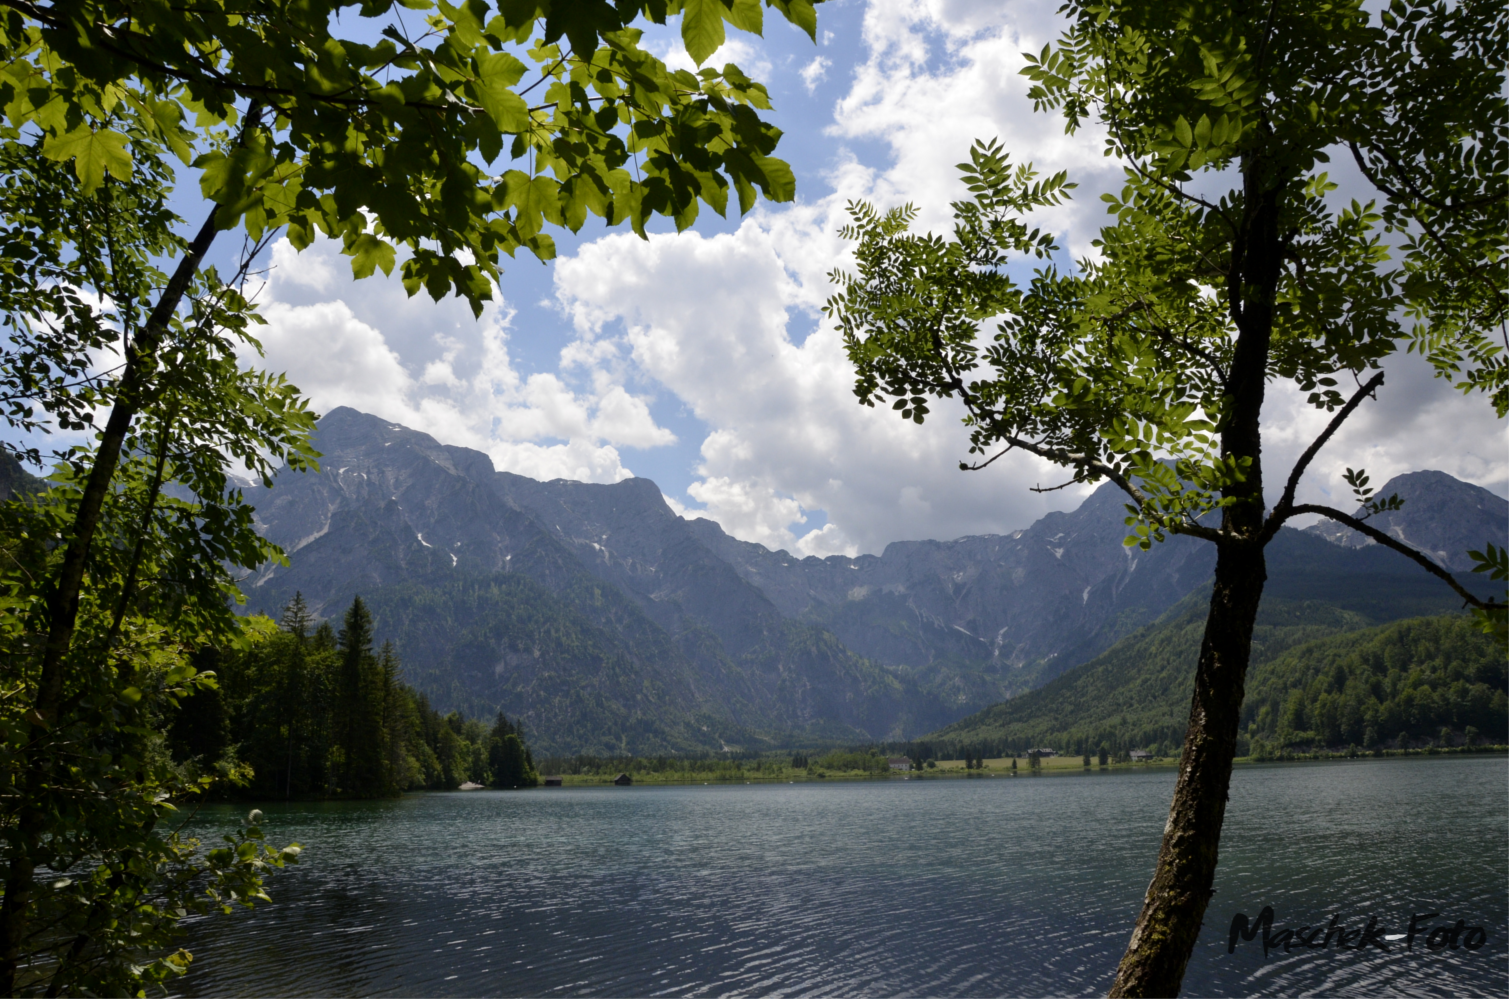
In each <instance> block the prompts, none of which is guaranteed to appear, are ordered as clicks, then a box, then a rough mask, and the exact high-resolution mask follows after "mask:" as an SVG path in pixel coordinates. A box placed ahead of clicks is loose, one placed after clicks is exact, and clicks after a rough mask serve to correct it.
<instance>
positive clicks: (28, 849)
mask: <svg viewBox="0 0 1510 1000" xmlns="http://www.w3.org/2000/svg"><path fill="white" fill-rule="evenodd" d="M216 232H217V229H216V226H215V212H214V211H212V212H211V213H210V217H209V218H208V219H206V220H205V223H204V225H203V226H201V227H200V229H199V232H198V234H197V235H196V236H195V237H194V239H193V240H192V241H191V242H190V243H189V246H188V249H187V252H186V253H185V254H184V256H183V258H182V259H181V260H179V262H178V267H177V268H176V269H175V270H174V272H173V276H172V277H171V278H170V279H169V281H168V284H167V286H166V287H165V288H164V289H163V291H162V293H161V295H160V296H159V298H158V301H157V306H156V307H155V308H154V309H153V310H152V314H151V316H150V317H148V319H147V323H146V325H145V326H144V327H143V329H142V330H141V331H140V332H139V333H138V334H137V337H136V341H135V342H134V343H131V344H126V345H123V347H124V349H125V354H126V367H125V371H124V372H123V373H122V375H121V381H120V384H119V386H118V387H117V391H116V397H115V402H114V404H113V405H112V406H111V409H110V416H109V418H108V419H107V420H106V422H105V429H104V431H103V432H102V433H101V434H100V440H99V445H98V447H97V448H96V449H95V453H94V463H93V465H92V466H91V467H90V470H89V476H88V478H87V479H86V480H85V484H84V492H83V495H82V496H81V497H80V499H79V506H78V509H77V511H75V513H74V520H73V528H72V531H71V533H70V534H69V536H68V545H67V547H66V548H65V549H64V553H63V562H62V565H61V566H60V567H59V570H58V578H57V581H56V583H55V584H54V585H53V587H52V591H51V593H50V594H49V595H48V600H47V624H48V631H47V642H46V645H45V646H44V647H43V654H42V669H41V672H40V676H39V678H38V682H37V694H36V697H35V700H34V701H33V702H32V711H31V713H30V715H29V718H28V723H29V727H30V730H31V732H30V735H31V741H30V745H29V746H28V749H27V750H26V751H25V760H26V765H25V769H24V777H23V779H22V782H21V788H22V791H21V795H22V802H21V808H20V810H19V814H18V816H17V821H16V829H15V832H14V834H12V836H10V837H9V838H7V839H8V841H9V843H8V844H7V850H6V853H7V855H8V856H9V858H8V860H9V862H10V864H9V866H8V868H7V870H6V874H5V898H4V900H3V901H0V996H13V995H14V994H15V982H16V974H17V972H18V970H19V967H20V964H21V962H22V960H23V945H22V943H23V942H24V941H25V940H26V938H27V937H28V934H29V928H28V923H29V920H30V912H31V906H32V893H33V890H34V885H33V882H34V879H35V877H36V871H37V863H38V860H39V857H38V856H39V854H40V853H41V846H42V844H43V840H44V836H43V835H44V831H45V829H46V826H47V823H48V822H49V817H48V806H47V803H46V802H45V801H44V800H45V799H46V797H47V795H48V785H49V782H50V780H51V774H52V751H53V750H54V748H53V747H52V745H51V740H49V739H48V738H47V735H46V732H47V730H50V729H52V728H54V727H56V726H57V725H58V724H59V723H60V721H61V720H59V719H58V718H57V714H58V709H59V707H60V705H61V703H62V701H63V692H64V686H65V685H64V681H65V673H66V670H67V667H68V661H69V654H70V652H71V651H72V644H73V632H74V626H75V625H76V624H77V622H78V615H79V604H80V599H81V593H82V590H83V585H84V576H85V573H86V570H87V568H88V564H89V549H90V547H91V545H92V544H93V543H94V536H95V532H96V530H97V529H98V528H99V525H100V519H101V517H102V516H103V513H104V507H105V499H106V496H107V495H108V493H109V492H110V483H111V481H112V480H113V479H114V478H115V472H116V469H117V468H118V466H119V465H120V459H121V448H122V447H123V446H124V444H125V440H126V435H127V433H128V432H129V431H130V429H131V423H132V421H133V420H134V419H135V418H136V415H137V413H139V412H140V411H141V409H142V407H143V406H145V405H147V403H149V402H150V396H151V394H152V391H153V386H152V377H153V375H154V374H155V372H156V370H157V350H158V348H159V347H160V346H161V344H162V341H163V338H164V337H165V336H166V335H167V333H168V324H169V323H170V322H171V321H172V318H173V314H174V313H176V312H177V311H178V306H179V303H180V302H182V300H183V296H184V294H185V293H186V292H187V291H188V289H189V282H190V281H191V280H192V279H193V277H194V273H195V272H196V271H197V270H198V269H199V264H200V262H201V261H203V260H204V255H205V253H206V252H207V251H208V250H209V248H210V244H211V243H212V242H214V240H215V235H216ZM44 863H45V861H44Z"/></svg>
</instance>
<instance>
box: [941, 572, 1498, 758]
mask: <svg viewBox="0 0 1510 1000" xmlns="http://www.w3.org/2000/svg"><path fill="white" fill-rule="evenodd" d="M1203 597H1204V595H1201V594H1198V593H1197V594H1192V595H1191V596H1190V597H1188V598H1187V599H1186V600H1184V601H1182V602H1181V603H1180V604H1179V605H1178V606H1176V607H1175V608H1173V609H1171V610H1170V612H1169V613H1168V614H1166V615H1165V616H1164V617H1163V618H1161V619H1160V620H1159V621H1158V622H1157V623H1155V624H1154V625H1152V626H1149V627H1147V628H1144V629H1142V630H1140V631H1139V632H1137V633H1136V634H1134V635H1132V636H1129V637H1128V638H1127V639H1124V640H1123V641H1121V642H1119V643H1118V644H1117V645H1115V646H1113V647H1112V648H1111V649H1109V650H1107V651H1106V652H1105V653H1103V654H1102V655H1101V656H1098V657H1096V658H1095V659H1093V660H1091V661H1089V662H1088V663H1085V664H1082V665H1081V666H1079V667H1076V668H1075V669H1073V670H1070V671H1069V672H1067V673H1066V674H1065V675H1064V676H1062V677H1060V678H1058V679H1057V680H1055V681H1052V682H1050V683H1049V684H1047V685H1045V686H1044V687H1042V688H1039V689H1038V690H1036V691H1032V692H1029V693H1027V694H1024V695H1020V696H1018V697H1016V698H1013V699H1011V700H1009V701H1007V702H1004V703H1003V704H1000V705H994V706H992V707H991V708H988V709H986V710H985V711H983V712H978V713H976V714H975V715H972V716H970V717H969V718H967V719H963V720H961V721H960V722H958V723H955V724H954V725H952V726H948V727H946V728H944V729H941V730H939V731H938V732H937V733H934V734H931V735H930V736H928V737H925V741H927V742H930V743H935V744H938V745H941V746H966V747H972V748H974V747H979V748H982V749H984V750H989V751H991V752H993V753H994V752H998V751H1000V750H1012V749H1023V748H1027V747H1033V746H1052V747H1054V748H1056V749H1065V750H1071V751H1073V752H1077V753H1078V752H1082V751H1083V750H1085V749H1087V748H1089V749H1091V750H1094V749H1095V748H1098V747H1099V746H1100V745H1102V744H1103V743H1104V744H1105V745H1107V746H1108V747H1109V748H1110V749H1111V750H1112V751H1113V752H1118V751H1126V750H1129V749H1148V748H1153V749H1155V751H1156V752H1163V753H1169V754H1175V753H1178V752H1179V746H1180V743H1181V742H1182V741H1183V740H1184V736H1185V725H1186V719H1187V717H1188V715H1189V711H1190V696H1191V686H1192V684H1193V676H1194V671H1193V670H1192V665H1193V664H1194V662H1195V657H1196V654H1197V651H1198V650H1199V647H1200V641H1201V634H1202V630H1203V628H1204V626H1205V609H1204V606H1203V604H1204V600H1203ZM1369 625H1370V622H1369V620H1368V618H1366V617H1365V616H1363V615H1361V614H1359V613H1358V612H1357V611H1351V610H1346V609H1343V608H1338V607H1336V606H1335V605H1331V604H1326V603H1322V602H1317V601H1288V600H1284V599H1278V598H1268V597H1266V598H1265V600H1264V603H1263V606H1262V609H1261V610H1260V612H1259V618H1258V622H1257V625H1256V628H1255V630H1254V637H1253V661H1252V664H1251V666H1250V668H1249V673H1248V685H1247V691H1248V694H1247V697H1246V699H1245V701H1244V710H1243V727H1244V730H1245V732H1246V734H1247V738H1248V739H1249V740H1250V741H1252V740H1257V741H1259V742H1260V744H1261V745H1260V747H1259V749H1260V750H1262V748H1263V747H1262V744H1272V745H1274V746H1290V747H1309V746H1313V745H1314V746H1330V747H1339V746H1346V745H1348V744H1357V745H1358V746H1360V747H1364V748H1367V747H1372V746H1376V745H1380V744H1384V743H1388V744H1389V745H1392V746H1393V745H1399V741H1400V740H1401V739H1402V734H1403V738H1404V741H1405V744H1406V745H1414V744H1416V743H1420V742H1424V741H1427V740H1433V739H1435V740H1441V739H1443V738H1444V737H1443V733H1442V730H1443V728H1444V727H1446V728H1447V729H1448V730H1449V733H1448V736H1447V737H1446V738H1447V739H1448V740H1449V741H1458V742H1461V741H1462V740H1463V739H1465V738H1466V737H1467V736H1469V735H1472V736H1474V737H1476V738H1481V739H1492V740H1493V741H1494V742H1496V743H1504V742H1506V701H1505V699H1506V695H1505V690H1506V677H1505V649H1504V647H1503V645H1500V644H1498V643H1496V642H1495V640H1494V639H1493V638H1492V637H1490V636H1487V635H1484V634H1483V633H1481V632H1479V631H1477V630H1476V629H1475V627H1474V624H1473V622H1472V620H1471V619H1469V618H1467V617H1466V616H1463V615H1447V616H1437V617H1432V618H1417V619H1409V620H1405V621H1398V622H1393V623H1390V624H1386V625H1377V626H1373V627H1369ZM1469 726H1473V727H1474V730H1475V732H1474V733H1472V734H1469V733H1468V731H1467V727H1469Z"/></svg>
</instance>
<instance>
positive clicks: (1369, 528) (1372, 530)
mask: <svg viewBox="0 0 1510 1000" xmlns="http://www.w3.org/2000/svg"><path fill="white" fill-rule="evenodd" d="M1293 513H1295V514H1320V515H1321V516H1323V517H1329V518H1331V519H1332V520H1333V521H1336V522H1338V523H1339V524H1345V525H1347V526H1348V527H1349V528H1352V529H1353V530H1354V531H1356V532H1358V533H1359V534H1363V535H1367V536H1368V537H1369V538H1372V539H1373V540H1374V541H1376V542H1378V543H1379V544H1380V545H1383V546H1384V547H1385V548H1388V549H1394V550H1395V551H1396V552H1398V553H1400V554H1401V555H1403V556H1406V557H1407V558H1410V559H1413V560H1415V561H1416V562H1417V563H1419V564H1420V566H1421V568H1422V569H1424V570H1426V572H1428V573H1430V574H1431V575H1432V576H1435V577H1438V578H1440V579H1441V580H1443V581H1444V582H1446V584H1447V585H1448V586H1449V587H1451V588H1452V589H1453V590H1455V591H1457V594H1458V596H1459V597H1461V598H1462V599H1463V600H1464V602H1466V603H1468V604H1471V605H1473V606H1474V607H1476V608H1482V609H1484V610H1486V611H1487V610H1489V609H1491V608H1499V607H1501V606H1502V605H1499V604H1497V603H1495V601H1494V600H1493V599H1492V598H1491V599H1490V600H1488V601H1481V600H1479V599H1478V598H1477V597H1474V596H1473V595H1472V594H1470V593H1469V592H1468V591H1466V590H1464V589H1463V585H1462V584H1460V583H1458V581H1457V580H1456V579H1455V578H1454V577H1453V575H1452V574H1451V573H1449V572H1447V571H1446V570H1445V569H1443V568H1442V567H1440V566H1438V565H1437V564H1436V563H1434V562H1432V561H1431V560H1430V559H1428V558H1427V557H1426V556H1425V555H1424V554H1423V553H1421V552H1419V551H1417V550H1415V549H1413V548H1411V547H1410V546H1409V545H1406V544H1405V543H1404V542H1402V541H1400V540H1399V539H1397V538H1393V537H1391V536H1390V535H1389V534H1387V533H1386V532H1383V531H1380V530H1379V529H1378V528H1376V527H1374V526H1373V525H1371V524H1367V523H1365V522H1363V521H1360V520H1358V518H1356V517H1352V516H1351V515H1348V514H1344V513H1343V512H1342V511H1340V510H1337V509H1336V508H1334V507H1324V506H1322V505H1321V504H1314V503H1303V504H1301V505H1300V506H1298V507H1296V508H1295V509H1294V511H1293Z"/></svg>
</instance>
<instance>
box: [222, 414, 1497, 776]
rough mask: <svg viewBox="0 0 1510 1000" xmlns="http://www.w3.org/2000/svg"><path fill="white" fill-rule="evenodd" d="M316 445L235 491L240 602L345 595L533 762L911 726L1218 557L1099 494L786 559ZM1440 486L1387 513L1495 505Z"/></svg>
mask: <svg viewBox="0 0 1510 1000" xmlns="http://www.w3.org/2000/svg"><path fill="white" fill-rule="evenodd" d="M316 443H317V445H318V447H319V448H320V450H321V452H322V453H323V455H324V458H323V459H322V466H321V469H320V470H319V471H318V472H313V471H312V472H293V471H289V472H285V473H280V475H279V476H278V478H277V483H276V486H275V487H274V488H272V489H265V488H260V487H259V488H252V489H250V490H249V492H248V496H249V497H250V498H252V500H253V502H255V503H256V505H257V518H258V527H259V530H260V531H262V532H263V533H264V535H265V536H266V537H267V538H269V539H271V540H273V541H276V542H278V543H279V544H280V545H282V546H283V547H284V548H285V549H286V550H287V551H288V552H289V554H290V562H289V565H287V566H284V565H281V564H279V563H276V562H270V563H268V564H266V565H264V566H263V567H262V568H261V569H260V570H259V572H258V574H257V575H256V576H255V577H254V578H253V579H252V580H251V581H250V582H249V583H248V585H247V587H246V592H247V596H248V605H249V607H250V608H252V609H257V608H262V609H264V610H267V611H272V612H276V610H277V609H278V608H280V607H282V606H283V604H285V603H286V602H287V600H288V599H289V598H290V597H292V596H293V594H294V593H295V591H302V593H303V594H304V596H305V598H306V599H307V600H308V601H309V602H310V605H311V608H312V609H313V610H314V611H315V613H316V614H319V615H332V614H340V613H341V611H342V609H344V608H345V607H346V606H347V605H348V604H349V603H350V602H351V599H352V597H353V595H356V594H360V595H361V596H362V597H363V599H364V600H365V601H367V602H368V605H369V607H370V608H371V609H372V611H373V615H374V629H375V632H376V635H377V637H378V639H379V640H382V639H391V640H392V641H393V642H394V644H395V647H396V649H397V651H398V653H399V656H400V657H401V659H402V660H403V663H404V676H405V679H406V680H407V681H408V682H409V683H411V684H413V685H414V686H415V687H416V688H418V689H421V690H424V691H425V692H427V693H428V694H429V696H430V697H431V699H432V700H433V702H434V703H435V705H436V706H437V707H439V708H441V709H443V710H446V711H449V710H452V709H456V710H459V711H461V712H463V713H465V714H468V715H473V716H491V715H492V714H493V713H494V712H496V711H500V710H501V711H503V712H504V713H505V714H507V715H508V716H509V717H511V718H518V719H521V720H522V721H523V722H524V724H525V725H526V726H527V727H528V728H529V731H530V733H531V734H532V736H533V738H534V739H535V740H536V746H537V748H538V749H540V750H541V751H542V752H548V753H552V754H574V753H593V754H598V755H603V756H613V755H618V754H625V753H634V754H639V755H657V754H679V755H685V754H688V753H692V754H702V753H708V752H724V751H725V750H726V749H730V750H737V751H741V752H752V751H753V752H760V751H766V750H776V749H782V748H787V747H793V748H796V747H800V748H817V747H820V746H824V745H830V746H832V745H850V744H856V743H865V742H869V741H876V740H879V741H897V740H907V739H909V738H914V737H916V736H918V735H919V734H921V733H926V732H929V731H931V730H934V729H937V728H938V727H939V726H943V725H947V724H949V723H951V722H953V721H955V720H957V719H960V718H963V717H965V716H968V715H970V714H971V713H972V712H975V711H979V710H980V709H982V708H984V707H986V706H988V705H991V704H992V703H999V702H1001V701H1003V700H1004V699H1006V698H1008V697H1011V696H1012V695H1015V694H1019V693H1021V692H1024V691H1028V690H1031V689H1032V688H1034V687H1037V686H1039V685H1040V684H1042V683H1044V682H1045V681H1047V680H1052V679H1053V678H1054V677H1057V676H1058V675H1060V674H1061V673H1063V672H1064V671H1065V670H1067V669H1069V668H1071V667H1074V666H1076V665H1077V664H1080V663H1084V662H1085V661H1086V660H1088V659H1090V658H1091V657H1094V656H1096V655H1097V654H1099V653H1102V652H1103V651H1105V650H1107V649H1108V648H1109V647H1111V646H1112V645H1113V643H1115V642H1117V641H1118V640H1119V639H1122V638H1124V637H1125V636H1127V635H1129V634H1130V633H1132V632H1134V631H1135V630H1136V629H1138V628H1140V627H1142V626H1145V625H1147V624H1149V623H1150V622H1152V621H1153V620H1154V619H1156V618H1157V617H1158V616H1159V615H1160V614H1162V613H1163V612H1165V611H1167V610H1168V609H1169V608H1170V607H1172V606H1174V605H1175V604H1176V603H1177V602H1178V601H1179V600H1180V599H1181V598H1183V597H1184V596H1185V595H1187V594H1189V593H1190V592H1191V591H1192V588H1196V589H1199V588H1201V587H1202V586H1203V581H1205V580H1207V579H1209V577H1210V573H1211V568H1212V565H1213V562H1212V560H1213V553H1212V549H1211V547H1210V546H1209V545H1207V544H1206V543H1205V542H1201V541H1199V540H1195V539H1190V538H1171V539H1169V540H1167V541H1165V542H1163V543H1161V544H1159V545H1156V546H1154V547H1153V548H1152V549H1151V550H1149V551H1146V552H1144V551H1141V550H1137V549H1130V548H1128V547H1127V546H1125V545H1123V544H1122V539H1123V538H1124V537H1125V535H1126V533H1127V526H1126V525H1125V524H1124V523H1123V520H1124V518H1125V516H1126V512H1125V510H1124V509H1123V507H1122V499H1121V498H1120V495H1119V494H1118V493H1117V491H1116V489H1115V488H1114V487H1110V486H1109V485H1104V486H1103V487H1101V488H1100V489H1098V490H1097V491H1096V492H1094V493H1092V494H1091V495H1090V496H1089V497H1087V498H1086V499H1084V500H1083V501H1082V502H1081V503H1080V504H1079V505H1078V507H1077V508H1076V509H1075V510H1073V511H1067V512H1061V513H1054V514H1049V515H1047V516H1045V517H1043V518H1041V519H1040V520H1039V521H1038V522H1036V523H1034V524H1033V525H1031V526H1029V527H1028V528H1026V529H1024V530H1022V531H1015V532H1012V533H1010V534H1003V535H981V536H971V537H966V538H958V539H954V540H952V541H936V540H916V541H900V542H894V543H892V544H891V545H889V546H887V548H886V550H885V551H884V552H883V553H882V554H881V555H860V556H855V557H844V556H831V557H829V558H826V559H818V558H811V557H809V558H801V559H799V558H796V557H794V556H793V555H791V554H790V553H787V552H784V551H777V552H773V551H771V550H769V549H766V548H764V547H763V546H760V545H755V544H753V543H749V542H742V541H739V540H737V539H734V538H731V537H730V536H728V535H727V534H726V533H725V532H724V531H723V530H722V529H721V528H720V527H719V526H718V525H717V524H715V523H713V522H712V521H708V520H702V519H695V520H688V519H686V518H682V517H678V516H677V515H676V514H675V513H674V512H673V511H672V510H671V508H670V507H669V506H668V505H667V504H666V502H665V500H664V498H663V497H662V496H661V492H660V489H659V488H658V487H657V486H656V484H655V483H653V482H651V481H649V480H647V479H630V480H625V481H623V482H619V483H614V484H591V483H576V482H568V481H565V480H555V481H551V482H537V481H535V480H532V479H528V478H526V477H524V476H519V475H513V474H511V473H508V472H501V471H498V470H497V469H495V468H494V466H493V463H492V460H491V459H490V458H489V457H488V456H487V455H484V454H482V453H481V452H477V451H471V450H469V449H466V448H459V447H454V446H450V445H446V444H443V443H441V442H439V441H437V440H435V439H434V438H432V437H431V436H429V435H427V434H423V433H420V432H418V431H414V430H412V429H409V428H406V427H403V426H400V425H398V424H394V423H391V422H389V421H386V420H382V419H380V418H377V417H374V416H372V415H369V414H364V413H359V412H357V411H355V410H352V409H349V408H345V407H342V408H337V409H335V410H333V411H331V412H330V413H328V414H326V415H325V416H324V417H323V418H322V419H321V421H320V424H319V429H318V433H317V435H316ZM1432 475H1433V476H1437V475H1440V474H1432ZM1454 482H1455V481H1454ZM1457 487H1458V488H1456V489H1455V490H1454V491H1449V492H1447V493H1444V494H1443V496H1447V497H1448V498H1449V500H1448V501H1443V502H1440V503H1435V502H1434V501H1433V499H1432V496H1433V495H1432V494H1431V493H1430V492H1428V493H1426V494H1423V495H1420V496H1415V495H1413V499H1412V500H1411V501H1410V503H1408V504H1407V506H1406V508H1405V509H1404V510H1403V511H1397V512H1394V513H1395V514H1396V515H1398V517H1397V520H1398V521H1399V525H1398V526H1399V527H1400V528H1401V530H1409V531H1410V532H1412V533H1413V537H1415V536H1420V537H1421V538H1423V539H1429V538H1432V537H1434V536H1433V534H1432V532H1434V531H1437V532H1439V531H1444V530H1447V529H1448V528H1451V529H1452V530H1453V531H1456V532H1458V534H1462V533H1463V532H1464V531H1466V532H1468V533H1470V534H1471V533H1473V532H1475V531H1480V529H1484V523H1485V520H1484V519H1485V518H1486V517H1490V516H1491V515H1492V514H1493V512H1494V510H1497V509H1498V510H1503V508H1504V505H1505V501H1504V500H1502V499H1501V498H1499V497H1496V496H1494V495H1493V494H1490V493H1489V492H1488V491H1486V490H1483V489H1481V488H1479V487H1476V486H1472V485H1469V484H1463V483H1459V484H1457ZM1391 488H1392V485H1391V484H1386V486H1385V490H1389V489H1391ZM1503 522H1504V518H1503V517H1501V518H1500V525H1501V527H1500V530H1501V532H1503ZM1465 525H1466V527H1465ZM1484 530H1488V529H1484ZM1452 537H1457V535H1453V536H1452ZM1480 544H1482V543H1480ZM1440 547H1441V546H1440V545H1439V546H1438V548H1440ZM1268 565H1269V583H1268V592H1269V595H1270V597H1271V598H1273V599H1276V600H1277V599H1284V600H1288V601H1292V602H1299V603H1305V602H1308V601H1309V602H1329V603H1336V602H1337V601H1338V600H1342V599H1344V598H1345V606H1346V607H1347V608H1348V609H1349V610H1351V611H1354V612H1356V613H1357V614H1358V615H1359V616H1361V617H1360V618H1358V619H1357V620H1355V621H1352V622H1351V623H1350V624H1349V625H1348V627H1362V626H1364V625H1369V624H1378V623H1382V622H1386V621H1392V620H1395V619H1399V618H1407V617H1416V616H1420V615H1429V614H1437V613H1442V612H1445V611H1448V610H1451V609H1454V608H1456V607H1457V606H1458V605H1459V604H1460V603H1461V601H1460V598H1458V597H1457V596H1456V595H1454V594H1453V592H1452V591H1451V589H1449V588H1448V587H1446V586H1445V585H1444V584H1443V583H1442V582H1441V581H1440V580H1436V579H1433V578H1432V577H1430V576H1429V575H1428V574H1426V573H1424V572H1423V571H1422V570H1421V568H1420V567H1418V566H1416V565H1414V564H1413V563H1411V562H1410V561H1409V560H1408V559H1405V558H1403V557H1401V556H1400V555H1399V554H1397V553H1394V552H1390V551H1387V550H1385V549H1382V548H1381V547H1379V546H1369V547H1366V548H1352V547H1345V546H1341V545H1337V544H1333V543H1331V542H1329V541H1326V540H1325V539H1323V538H1321V537H1319V536H1317V535H1316V534H1310V533H1305V532H1300V531H1293V530H1289V529H1284V530H1282V531H1280V532H1279V534H1278V535H1277V536H1276V537H1275V539H1274V541H1273V542H1272V543H1271V544H1270V546H1269V551H1268ZM1482 583H1483V581H1482V580H1476V581H1473V582H1472V583H1471V585H1472V586H1478V585H1481V584H1482ZM1339 595H1341V596H1339ZM1276 606H1277V605H1276Z"/></svg>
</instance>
